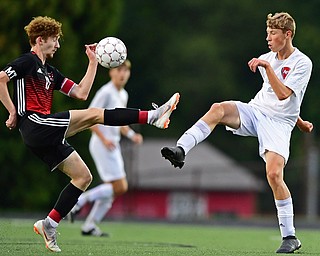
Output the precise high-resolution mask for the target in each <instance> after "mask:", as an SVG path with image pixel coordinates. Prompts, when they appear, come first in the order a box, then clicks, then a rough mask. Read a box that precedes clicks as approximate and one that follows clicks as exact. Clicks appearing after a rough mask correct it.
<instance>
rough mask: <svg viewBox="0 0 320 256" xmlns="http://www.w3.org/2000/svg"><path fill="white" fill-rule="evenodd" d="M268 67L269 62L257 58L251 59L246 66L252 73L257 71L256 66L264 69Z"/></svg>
mask: <svg viewBox="0 0 320 256" xmlns="http://www.w3.org/2000/svg"><path fill="white" fill-rule="evenodd" d="M268 65H269V62H267V61H265V60H261V59H258V58H252V59H251V60H250V61H249V62H248V66H249V68H250V70H251V71H252V72H254V73H255V72H256V71H257V67H258V66H260V67H264V68H266V67H267V66H268Z"/></svg>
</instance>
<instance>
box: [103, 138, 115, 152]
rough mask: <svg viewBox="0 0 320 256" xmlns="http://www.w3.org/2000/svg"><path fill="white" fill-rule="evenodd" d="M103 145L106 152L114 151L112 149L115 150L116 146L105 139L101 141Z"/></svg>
mask: <svg viewBox="0 0 320 256" xmlns="http://www.w3.org/2000/svg"><path fill="white" fill-rule="evenodd" d="M103 144H104V145H105V147H106V148H107V149H108V150H110V151H112V150H114V149H115V148H116V145H115V144H114V143H113V142H112V141H111V140H107V139H105V140H104V141H103Z"/></svg>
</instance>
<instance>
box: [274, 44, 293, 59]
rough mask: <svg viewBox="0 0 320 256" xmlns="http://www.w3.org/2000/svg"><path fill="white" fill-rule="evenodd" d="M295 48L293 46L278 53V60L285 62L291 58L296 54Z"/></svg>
mask: <svg viewBox="0 0 320 256" xmlns="http://www.w3.org/2000/svg"><path fill="white" fill-rule="evenodd" d="M294 50H295V48H294V47H293V46H292V45H291V46H289V47H285V48H284V49H282V50H281V51H279V52H278V53H277V58H278V60H285V59H287V58H289V57H290V55H291V54H292V53H293V52H294Z"/></svg>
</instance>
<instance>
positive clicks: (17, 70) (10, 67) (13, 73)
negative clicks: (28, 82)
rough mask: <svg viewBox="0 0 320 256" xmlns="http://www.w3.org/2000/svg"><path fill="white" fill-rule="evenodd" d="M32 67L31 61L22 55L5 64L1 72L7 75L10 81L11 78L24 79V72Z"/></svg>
mask: <svg viewBox="0 0 320 256" xmlns="http://www.w3.org/2000/svg"><path fill="white" fill-rule="evenodd" d="M32 65H34V63H33V59H32V58H30V57H28V55H26V54H24V55H21V56H20V57H19V58H17V59H15V60H13V61H12V62H10V63H9V64H7V65H6V66H5V68H4V69H3V71H4V72H5V73H6V74H7V76H8V77H9V79H10V80H12V79H13V78H21V77H24V76H25V73H26V72H25V71H26V70H28V67H30V66H32Z"/></svg>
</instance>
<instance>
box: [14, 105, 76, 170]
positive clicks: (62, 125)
mask: <svg viewBox="0 0 320 256" xmlns="http://www.w3.org/2000/svg"><path fill="white" fill-rule="evenodd" d="M69 123H70V113H69V111H65V112H60V113H55V114H49V115H43V114H38V113H31V114H28V115H26V116H24V117H23V118H22V120H21V121H20V123H19V131H20V133H21V135H22V138H23V141H24V143H25V144H26V146H27V147H28V148H29V149H30V150H31V151H32V152H33V153H34V154H35V155H37V156H38V157H39V158H40V159H41V160H42V161H44V162H45V163H46V164H47V165H48V166H49V168H50V170H54V169H55V168H56V167H57V166H58V165H59V164H60V163H61V162H62V161H64V160H65V159H66V158H67V157H68V156H69V155H70V154H71V153H72V152H73V151H74V148H73V147H72V146H71V145H69V144H68V142H67V141H66V140H65V134H66V132H67V129H68V127H69Z"/></svg>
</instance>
